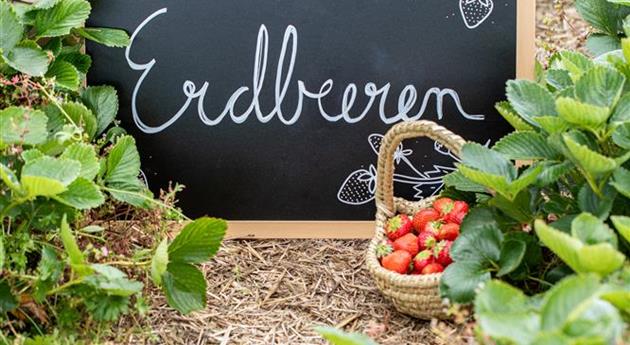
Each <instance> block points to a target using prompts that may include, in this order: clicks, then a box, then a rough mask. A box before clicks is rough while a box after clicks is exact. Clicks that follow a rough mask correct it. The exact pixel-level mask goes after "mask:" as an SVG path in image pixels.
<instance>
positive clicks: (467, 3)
mask: <svg viewBox="0 0 630 345" xmlns="http://www.w3.org/2000/svg"><path fill="white" fill-rule="evenodd" d="M493 8H494V2H493V1H492V0H459V10H460V12H461V13H462V17H463V18H464V23H465V24H466V27H467V28H469V29H474V28H476V27H478V26H479V25H481V23H483V22H484V21H485V20H486V19H488V17H490V14H492V10H493Z"/></svg>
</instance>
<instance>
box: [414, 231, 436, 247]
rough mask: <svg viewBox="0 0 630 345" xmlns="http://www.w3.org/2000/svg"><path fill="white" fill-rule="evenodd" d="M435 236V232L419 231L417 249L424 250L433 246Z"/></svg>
mask: <svg viewBox="0 0 630 345" xmlns="http://www.w3.org/2000/svg"><path fill="white" fill-rule="evenodd" d="M435 237H436V235H435V232H432V231H423V232H421V233H420V235H418V249H419V250H425V249H431V248H433V246H435V243H436V242H437V239H436V238H435Z"/></svg>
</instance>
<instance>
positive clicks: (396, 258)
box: [381, 250, 411, 274]
mask: <svg viewBox="0 0 630 345" xmlns="http://www.w3.org/2000/svg"><path fill="white" fill-rule="evenodd" d="M410 264H411V254H409V253H408V252H406V251H404V250H397V251H395V252H393V253H391V254H388V255H386V256H385V257H383V259H382V260H381V265H383V267H384V268H385V269H387V270H390V271H394V272H398V273H400V274H405V273H407V270H408V269H409V265H410Z"/></svg>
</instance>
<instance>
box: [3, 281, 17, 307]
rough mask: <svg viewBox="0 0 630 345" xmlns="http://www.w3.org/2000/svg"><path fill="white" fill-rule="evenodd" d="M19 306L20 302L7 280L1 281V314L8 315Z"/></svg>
mask: <svg viewBox="0 0 630 345" xmlns="http://www.w3.org/2000/svg"><path fill="white" fill-rule="evenodd" d="M17 306H18V301H17V299H16V298H15V296H14V295H13V292H11V287H10V286H9V283H7V281H6V280H2V281H0V314H6V313H7V312H9V311H11V310H13V309H15V308H16V307H17Z"/></svg>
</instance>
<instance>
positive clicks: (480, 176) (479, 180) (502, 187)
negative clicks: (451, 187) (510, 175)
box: [456, 164, 510, 194]
mask: <svg viewBox="0 0 630 345" xmlns="http://www.w3.org/2000/svg"><path fill="white" fill-rule="evenodd" d="M456 166H457V169H458V171H459V172H460V173H461V174H462V175H464V177H466V178H467V179H469V180H471V181H473V182H474V183H476V184H479V185H482V186H484V187H486V188H488V189H492V190H496V191H497V192H500V193H501V194H503V193H508V190H509V185H510V184H509V182H508V180H507V179H506V178H505V176H499V175H494V174H490V173H485V172H482V171H479V170H475V169H471V168H469V167H467V166H465V165H462V164H456Z"/></svg>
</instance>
